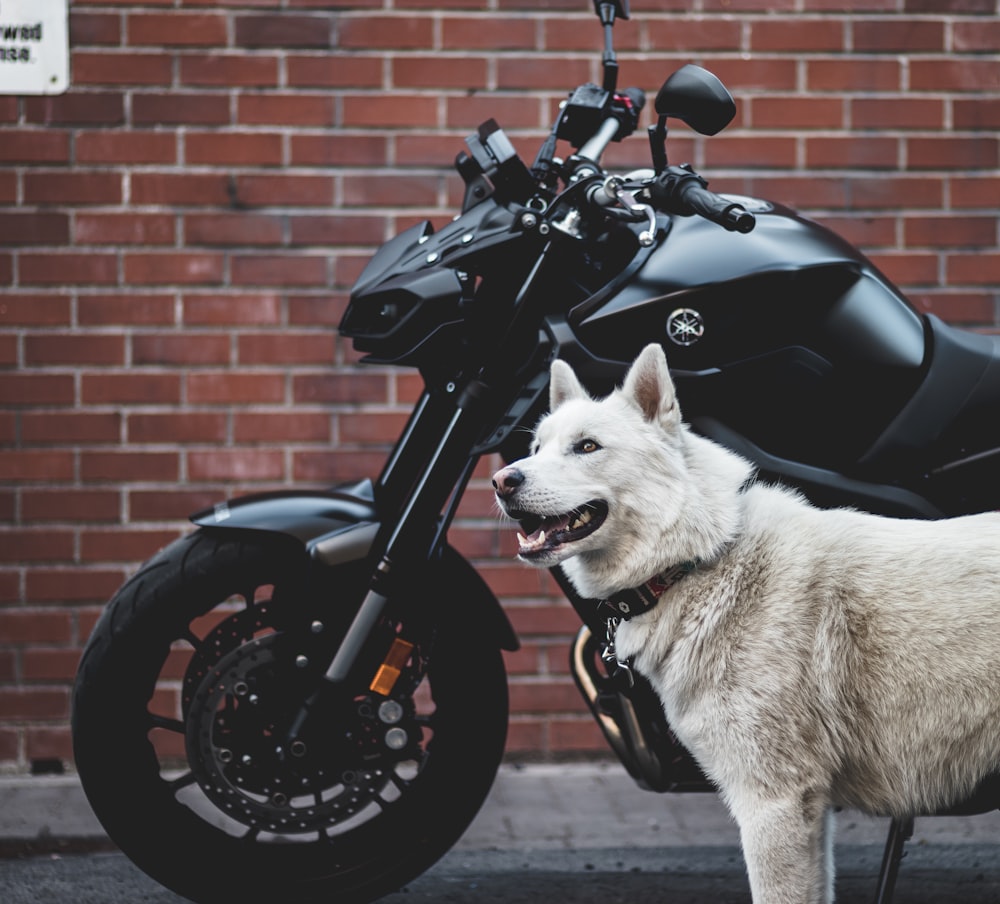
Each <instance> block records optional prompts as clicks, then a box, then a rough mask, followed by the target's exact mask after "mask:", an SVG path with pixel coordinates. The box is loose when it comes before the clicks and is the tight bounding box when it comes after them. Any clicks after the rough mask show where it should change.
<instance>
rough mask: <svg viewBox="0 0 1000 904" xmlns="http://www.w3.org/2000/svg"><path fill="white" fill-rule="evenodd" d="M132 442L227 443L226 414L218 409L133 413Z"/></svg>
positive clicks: (131, 419) (131, 420)
mask: <svg viewBox="0 0 1000 904" xmlns="http://www.w3.org/2000/svg"><path fill="white" fill-rule="evenodd" d="M127 441H128V442H129V443H224V442H225V441H226V416H225V415H224V414H222V413H221V412H215V411H207V412H206V411H185V412H184V413H183V414H180V413H173V412H164V413H161V414H130V415H129V418H128V440H127Z"/></svg>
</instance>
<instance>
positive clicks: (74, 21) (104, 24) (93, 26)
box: [69, 8, 122, 47]
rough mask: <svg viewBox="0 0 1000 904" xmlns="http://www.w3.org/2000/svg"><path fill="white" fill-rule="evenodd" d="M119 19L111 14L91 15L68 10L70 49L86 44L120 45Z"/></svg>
mask: <svg viewBox="0 0 1000 904" xmlns="http://www.w3.org/2000/svg"><path fill="white" fill-rule="evenodd" d="M121 39H122V34H121V19H120V17H119V16H117V15H114V14H113V13H91V12H82V11H80V10H77V9H72V8H71V9H70V12H69V40H70V46H72V47H84V46H86V45H88V44H105V45H111V46H116V45H118V44H120V43H121Z"/></svg>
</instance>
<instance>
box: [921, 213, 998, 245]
mask: <svg viewBox="0 0 1000 904" xmlns="http://www.w3.org/2000/svg"><path fill="white" fill-rule="evenodd" d="M903 244H904V245H906V246H907V247H911V248H912V247H929V248H936V247H945V248H957V247H963V246H964V247H973V248H991V247H993V248H995V247H996V244H997V221H996V217H993V216H990V217H971V216H932V215H928V214H921V215H920V216H913V217H907V218H905V219H904V220H903Z"/></svg>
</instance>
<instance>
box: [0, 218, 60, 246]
mask: <svg viewBox="0 0 1000 904" xmlns="http://www.w3.org/2000/svg"><path fill="white" fill-rule="evenodd" d="M68 241H69V217H68V216H67V215H66V214H63V213H25V212H7V213H0V245H59V244H65V243H67V242H68Z"/></svg>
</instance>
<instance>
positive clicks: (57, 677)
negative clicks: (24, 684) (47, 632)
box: [23, 647, 80, 682]
mask: <svg viewBox="0 0 1000 904" xmlns="http://www.w3.org/2000/svg"><path fill="white" fill-rule="evenodd" d="M23 657H24V679H25V681H44V682H53V681H69V682H72V681H73V679H74V678H75V677H76V669H77V666H78V665H79V664H80V650H78V649H75V648H69V649H65V648H61V647H55V648H53V647H41V648H34V649H30V648H29V649H26V650H25V651H24V654H23Z"/></svg>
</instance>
